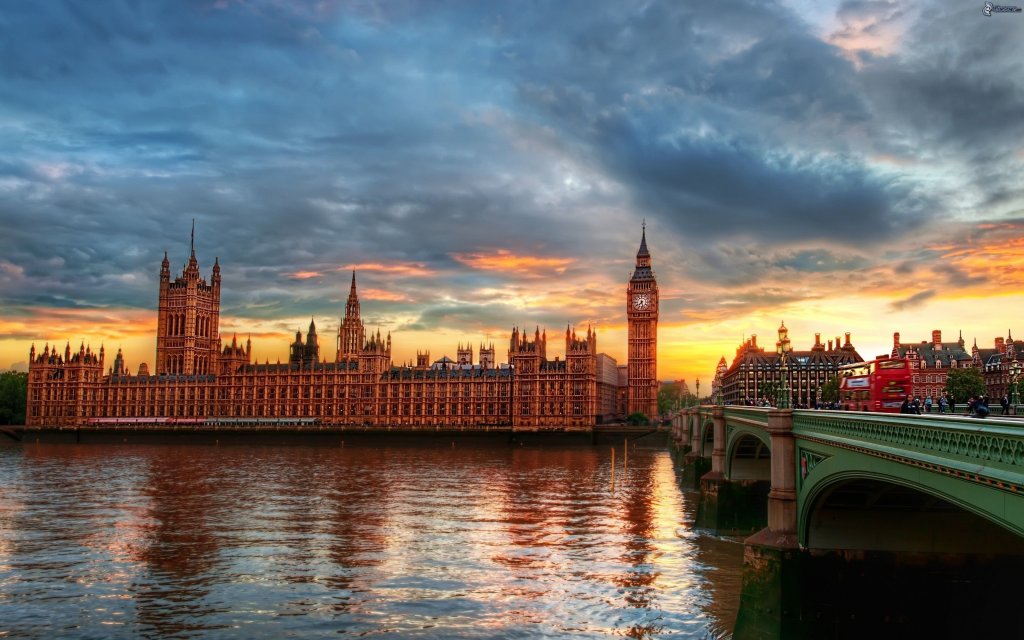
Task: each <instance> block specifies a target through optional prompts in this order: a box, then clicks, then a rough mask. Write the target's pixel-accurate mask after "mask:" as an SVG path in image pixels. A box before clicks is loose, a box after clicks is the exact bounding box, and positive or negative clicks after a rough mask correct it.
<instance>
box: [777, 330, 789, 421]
mask: <svg viewBox="0 0 1024 640" xmlns="http://www.w3.org/2000/svg"><path fill="white" fill-rule="evenodd" d="M775 352H776V353H777V354H779V361H780V362H779V374H780V375H781V376H782V384H781V385H780V387H779V397H778V399H777V402H776V403H775V405H776V406H777V407H778V408H780V409H788V408H789V361H788V356H787V354H786V351H785V349H783V347H782V343H781V342H779V343H778V345H777V346H776V347H775Z"/></svg>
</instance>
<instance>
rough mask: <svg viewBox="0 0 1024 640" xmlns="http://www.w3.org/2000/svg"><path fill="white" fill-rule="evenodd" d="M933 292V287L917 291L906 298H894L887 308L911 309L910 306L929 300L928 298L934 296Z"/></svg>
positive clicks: (894, 309) (896, 309) (892, 309)
mask: <svg viewBox="0 0 1024 640" xmlns="http://www.w3.org/2000/svg"><path fill="white" fill-rule="evenodd" d="M935 293H936V292H935V290H934V289H927V290H925V291H919V292H917V293H915V294H914V295H912V296H910V297H908V298H904V299H902V300H896V301H894V302H891V303H889V309H890V310H891V311H904V310H905V309H911V308H913V307H915V306H917V305H919V304H921V303H922V302H924V301H925V300H929V299H931V298H933V297H935Z"/></svg>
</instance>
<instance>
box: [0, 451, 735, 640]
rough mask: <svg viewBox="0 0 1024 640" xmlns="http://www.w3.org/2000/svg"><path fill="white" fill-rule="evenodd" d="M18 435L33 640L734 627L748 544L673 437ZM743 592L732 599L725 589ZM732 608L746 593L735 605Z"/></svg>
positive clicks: (21, 544)
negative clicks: (149, 438)
mask: <svg viewBox="0 0 1024 640" xmlns="http://www.w3.org/2000/svg"><path fill="white" fill-rule="evenodd" d="M621 453H622V452H621V445H620V447H619V456H618V457H617V465H618V467H617V468H616V484H615V489H614V491H611V490H610V484H611V483H610V480H611V466H610V465H611V457H610V451H609V450H608V449H607V448H605V447H601V448H589V447H582V448H560V449H554V450H550V449H539V448H536V449H532V448H512V447H505V446H495V447H492V448H485V447H480V448H459V447H455V448H448V447H419V448H413V447H405V448H403V447H391V448H372V447H365V448H351V447H350V448H341V447H338V448H305V447H294V448H280V449H276V448H270V447H243V446H238V447H198V446H197V447H141V446H127V445H125V446H117V447H105V446H74V445H60V446H57V445H25V446H24V447H23V448H19V447H4V448H0V487H4V488H5V489H4V490H3V492H2V493H0V535H2V537H0V540H2V542H0V620H3V621H4V623H3V627H4V629H5V630H9V631H11V633H12V634H13V635H18V636H25V637H44V636H47V637H48V636H52V635H54V632H59V635H61V636H63V637H95V636H103V637H139V636H142V637H161V638H164V637H168V638H189V637H207V636H217V637H240V638H241V637H252V636H254V635H259V636H271V637H272V636H283V635H289V634H292V635H301V636H304V637H305V636H314V637H316V636H336V635H338V634H339V633H343V634H355V635H376V636H380V637H399V636H401V637H423V638H453V637H458V638H484V637H486V638H491V637H509V638H513V637H531V638H533V637H550V638H562V637H581V638H584V637H609V636H627V637H633V638H659V637H667V636H670V635H671V636H683V637H696V638H704V637H725V636H727V635H728V634H729V632H730V629H731V626H732V623H733V620H734V616H735V603H738V594H739V589H738V586H739V576H740V565H741V562H742V547H741V546H739V545H737V544H736V543H735V542H731V541H723V540H718V539H716V538H713V537H708V536H704V535H700V534H699V533H697V532H694V531H693V530H692V528H691V526H690V525H691V523H692V509H691V508H690V503H691V502H692V500H690V498H689V497H687V495H686V494H683V493H681V492H680V491H679V489H678V485H677V480H676V477H675V473H674V470H673V463H672V460H671V459H670V458H669V456H668V455H667V454H666V453H665V452H663V451H656V450H642V449H638V450H630V452H629V461H628V466H624V465H623V460H622V458H621ZM722 603H724V604H722ZM730 603H733V604H730Z"/></svg>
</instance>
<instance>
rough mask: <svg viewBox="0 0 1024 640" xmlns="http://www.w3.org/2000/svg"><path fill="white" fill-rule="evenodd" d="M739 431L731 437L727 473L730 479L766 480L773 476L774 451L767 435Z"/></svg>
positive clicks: (727, 454)
mask: <svg viewBox="0 0 1024 640" xmlns="http://www.w3.org/2000/svg"><path fill="white" fill-rule="evenodd" d="M759 435H760V434H755V433H751V432H748V431H739V432H737V433H736V434H735V435H733V436H732V437H731V438H730V439H729V446H728V450H727V452H726V460H727V463H726V464H727V466H726V475H727V477H728V478H729V480H732V481H740V480H765V481H770V480H771V478H772V453H771V447H770V446H769V444H768V438H767V437H759Z"/></svg>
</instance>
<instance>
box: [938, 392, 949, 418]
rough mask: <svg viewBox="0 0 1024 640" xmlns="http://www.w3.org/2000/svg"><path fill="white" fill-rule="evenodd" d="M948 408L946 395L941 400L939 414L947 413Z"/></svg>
mask: <svg viewBox="0 0 1024 640" xmlns="http://www.w3.org/2000/svg"><path fill="white" fill-rule="evenodd" d="M948 408H949V402H947V401H946V395H945V394H943V395H942V397H941V398H939V413H946V409H948Z"/></svg>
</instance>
